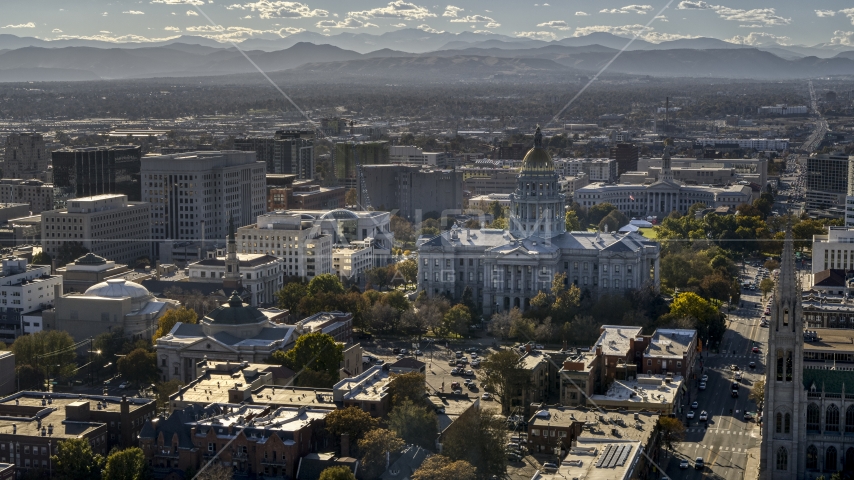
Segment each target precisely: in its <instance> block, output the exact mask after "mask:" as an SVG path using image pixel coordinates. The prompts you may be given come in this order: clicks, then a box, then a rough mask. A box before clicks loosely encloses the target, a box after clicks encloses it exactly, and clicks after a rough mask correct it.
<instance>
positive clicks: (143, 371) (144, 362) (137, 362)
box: [118, 348, 160, 385]
mask: <svg viewBox="0 0 854 480" xmlns="http://www.w3.org/2000/svg"><path fill="white" fill-rule="evenodd" d="M118 367H119V373H121V374H122V377H124V378H125V379H126V380H128V381H131V382H133V383H135V384H137V385H140V384H148V383H151V382H153V381H155V380H157V378H158V377H159V376H160V369H159V368H157V354H156V353H154V352H149V351H148V350H146V349H144V348H137V349H136V350H134V351H132V352H130V353H128V354H127V355H125V356H124V357H121V358H120V359H119V362H118Z"/></svg>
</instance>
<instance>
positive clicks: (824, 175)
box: [806, 154, 850, 210]
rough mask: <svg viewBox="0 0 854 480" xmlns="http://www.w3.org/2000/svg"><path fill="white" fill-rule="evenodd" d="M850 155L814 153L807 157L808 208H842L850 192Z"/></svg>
mask: <svg viewBox="0 0 854 480" xmlns="http://www.w3.org/2000/svg"><path fill="white" fill-rule="evenodd" d="M849 158H850V157H849V156H848V155H842V154H829V155H828V154H823V155H812V156H810V157H809V158H808V159H807V192H806V208H807V210H817V209H821V210H826V209H842V208H843V206H844V205H845V197H846V195H847V194H848V163H849Z"/></svg>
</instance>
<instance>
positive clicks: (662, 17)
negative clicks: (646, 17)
mask: <svg viewBox="0 0 854 480" xmlns="http://www.w3.org/2000/svg"><path fill="white" fill-rule="evenodd" d="M655 19H656V20H658V21H659V22H669V21H670V20H668V19H667V17H666V16H665V15H657V16H656V17H655Z"/></svg>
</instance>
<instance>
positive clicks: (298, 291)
mask: <svg viewBox="0 0 854 480" xmlns="http://www.w3.org/2000/svg"><path fill="white" fill-rule="evenodd" d="M306 295H308V286H307V285H306V284H304V283H302V282H290V283H288V284H287V285H285V286H284V287H283V288H282V289H281V290H279V291H278V292H276V305H277V306H278V307H279V308H282V309H285V310H287V311H288V312H289V313H290V314H291V315H294V316H295V317H297V318H299V316H300V310H299V304H300V301H301V300H302V299H303V298H305V296H306Z"/></svg>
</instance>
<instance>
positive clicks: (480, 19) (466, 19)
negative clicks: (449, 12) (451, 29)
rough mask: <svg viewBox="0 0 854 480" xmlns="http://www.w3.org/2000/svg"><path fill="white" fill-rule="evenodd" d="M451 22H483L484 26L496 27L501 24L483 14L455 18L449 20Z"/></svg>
mask: <svg viewBox="0 0 854 480" xmlns="http://www.w3.org/2000/svg"><path fill="white" fill-rule="evenodd" d="M451 23H485V24H486V28H498V27H500V26H501V24H500V23H498V22H496V21H495V20H493V19H492V18H489V17H484V16H483V15H469V16H467V17H462V18H455V19H453V20H451Z"/></svg>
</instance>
